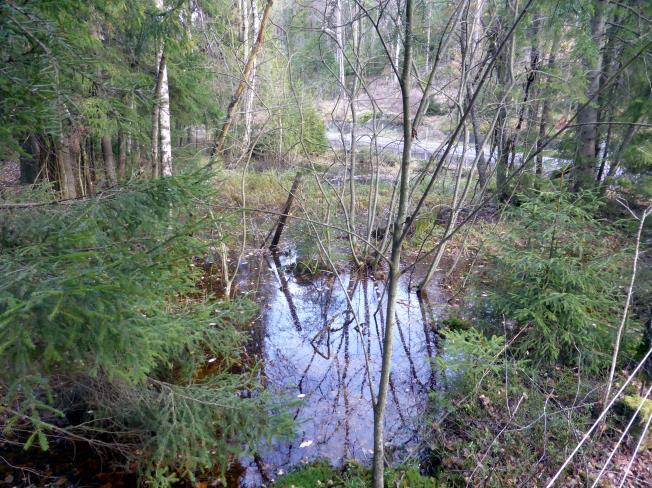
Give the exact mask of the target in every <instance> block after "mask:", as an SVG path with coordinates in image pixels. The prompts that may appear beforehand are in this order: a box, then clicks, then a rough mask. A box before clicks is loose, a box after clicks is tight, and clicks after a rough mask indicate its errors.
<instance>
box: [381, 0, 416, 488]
mask: <svg viewBox="0 0 652 488" xmlns="http://www.w3.org/2000/svg"><path fill="white" fill-rule="evenodd" d="M412 11H413V1H412V0H405V48H404V52H403V70H402V74H401V79H400V80H399V83H400V86H401V94H402V99H403V155H402V159H401V179H400V187H399V194H398V198H399V203H398V211H397V213H396V219H395V220H394V226H393V227H394V228H393V232H392V253H391V262H390V267H389V278H388V282H387V312H386V314H385V322H386V323H385V335H384V337H383V358H382V368H381V372H380V385H379V386H378V397H377V399H376V402H375V404H374V459H373V487H374V488H383V487H384V484H385V482H384V467H385V466H384V465H385V440H384V434H383V428H384V425H383V422H384V418H385V406H386V404H387V391H388V388H389V376H390V373H391V367H392V344H393V340H394V330H393V329H394V315H395V309H396V293H397V290H398V281H399V278H400V276H401V247H402V243H403V229H404V226H405V225H406V223H405V215H406V211H407V203H408V194H409V191H410V188H409V179H410V155H411V152H412V120H411V116H410V85H411V83H410V81H411V77H410V72H411V66H412ZM407 225H409V223H408V224H407Z"/></svg>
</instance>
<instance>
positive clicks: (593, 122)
mask: <svg viewBox="0 0 652 488" xmlns="http://www.w3.org/2000/svg"><path fill="white" fill-rule="evenodd" d="M593 6H594V9H593V18H592V20H591V36H592V37H593V42H594V44H595V46H596V48H597V54H596V55H595V57H590V56H587V57H586V58H585V59H584V66H585V68H586V71H587V73H586V78H587V90H586V97H587V98H588V99H589V100H592V102H591V103H589V104H588V105H586V106H585V107H584V108H582V109H581V110H580V112H579V114H578V116H577V124H578V127H577V133H576V140H577V150H576V154H575V164H574V165H573V190H574V191H579V190H583V189H587V188H592V187H593V186H594V184H595V167H596V161H597V157H596V153H595V145H596V141H597V138H598V126H597V122H598V106H597V103H596V100H595V96H596V95H597V93H598V90H599V88H600V77H601V74H602V60H603V53H602V46H603V43H604V34H605V17H606V15H605V11H606V8H607V0H595V1H594V2H593Z"/></svg>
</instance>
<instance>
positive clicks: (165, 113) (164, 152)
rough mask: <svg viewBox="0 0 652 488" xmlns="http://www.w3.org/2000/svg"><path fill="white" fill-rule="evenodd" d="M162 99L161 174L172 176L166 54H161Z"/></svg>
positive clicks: (160, 118) (160, 115) (160, 117)
mask: <svg viewBox="0 0 652 488" xmlns="http://www.w3.org/2000/svg"><path fill="white" fill-rule="evenodd" d="M160 77H161V99H160V108H159V130H160V132H161V175H162V176H172V133H171V130H170V88H169V86H168V68H167V63H166V61H165V55H163V56H161V67H160Z"/></svg>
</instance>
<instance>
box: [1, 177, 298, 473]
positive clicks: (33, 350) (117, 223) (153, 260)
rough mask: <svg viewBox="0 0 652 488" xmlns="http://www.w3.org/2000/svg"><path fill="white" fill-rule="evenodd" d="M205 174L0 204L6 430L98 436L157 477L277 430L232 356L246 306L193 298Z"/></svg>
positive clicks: (39, 436)
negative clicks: (21, 204)
mask: <svg viewBox="0 0 652 488" xmlns="http://www.w3.org/2000/svg"><path fill="white" fill-rule="evenodd" d="M209 176H210V175H200V176H199V177H198V176H185V177H174V178H164V179H159V180H153V181H146V182H143V181H140V182H134V183H133V184H131V185H129V186H127V187H125V188H121V189H117V190H115V191H112V192H110V193H105V194H103V195H102V196H101V197H99V198H96V199H92V200H88V201H79V202H73V203H70V204H66V205H48V206H38V207H27V208H21V209H17V210H11V211H7V210H5V211H3V213H4V214H3V215H2V218H1V219H0V222H1V223H0V277H1V278H0V362H1V363H2V364H3V365H4V367H3V369H2V371H1V372H0V385H1V387H2V407H0V409H1V410H2V413H3V415H5V417H6V420H7V422H6V424H5V429H4V435H5V436H6V438H7V439H9V440H11V441H14V442H24V443H25V447H26V448H30V446H32V445H33V444H34V445H36V446H38V447H39V448H40V449H43V450H47V449H48V448H49V447H50V441H51V438H53V437H64V438H69V439H73V440H76V441H85V442H88V443H90V444H91V445H100V446H104V447H107V448H108V449H111V450H114V451H116V452H119V454H120V456H122V458H123V460H124V465H125V466H129V467H134V466H135V467H137V468H138V471H139V473H140V474H141V476H142V478H143V479H146V480H149V481H151V482H153V483H155V484H156V485H157V486H165V485H167V484H170V483H172V482H174V480H176V479H179V478H190V479H192V478H193V476H194V474H195V473H196V472H197V471H198V470H201V469H210V468H213V469H214V468H218V469H220V468H224V467H225V466H226V464H227V462H228V461H229V460H230V457H231V456H233V455H237V454H240V453H241V452H243V451H246V450H250V449H255V448H256V446H257V445H258V443H259V442H260V441H261V440H262V439H263V438H265V437H267V436H269V435H271V434H272V433H279V434H281V433H283V432H287V427H288V424H287V423H286V422H285V417H283V416H282V415H281V416H276V415H273V414H274V413H276V412H275V410H274V406H273V405H272V404H271V403H270V402H269V400H268V398H267V396H266V395H265V394H263V393H262V391H261V388H260V385H259V383H258V381H257V379H256V378H257V376H256V371H255V365H248V364H245V362H244V359H243V356H242V352H243V340H244V339H243V335H242V334H241V333H240V332H239V331H238V327H239V326H240V325H242V324H247V323H249V322H250V321H251V319H252V316H253V313H254V311H255V307H253V305H252V304H251V303H249V302H232V303H221V302H216V301H212V300H204V299H198V298H196V297H197V296H198V295H199V296H203V294H197V293H196V291H197V290H196V283H197V281H198V276H197V273H196V272H195V271H193V270H194V268H192V267H191V266H190V262H191V256H193V255H196V254H201V252H202V250H203V248H204V245H203V243H202V242H201V241H200V240H199V239H198V238H196V237H194V236H195V235H196V234H197V232H198V231H199V230H201V229H202V225H203V219H202V215H201V213H200V212H198V211H197V208H196V201H198V199H199V198H200V197H201V198H202V199H205V198H206V197H207V195H209V194H210V191H209V187H208V185H207V184H205V183H202V182H201V181H208V180H210V178H209ZM270 413H271V414H272V415H270Z"/></svg>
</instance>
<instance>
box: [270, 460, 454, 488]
mask: <svg viewBox="0 0 652 488" xmlns="http://www.w3.org/2000/svg"><path fill="white" fill-rule="evenodd" d="M274 486H278V487H285V488H291V487H295V488H315V487H319V486H323V487H327V486H333V487H338V488H367V487H369V486H371V473H370V472H369V470H368V469H366V468H364V467H362V466H360V465H359V464H357V463H355V462H348V463H346V464H345V465H344V466H343V467H341V468H334V467H332V466H331V465H330V464H328V463H327V462H326V461H316V462H313V463H311V464H308V465H305V466H301V467H299V468H297V469H294V470H293V471H291V472H290V473H288V474H286V475H284V476H282V477H281V478H279V479H278V480H277V481H276V482H275V483H274ZM385 486H386V487H388V488H389V487H393V488H431V487H432V488H437V487H441V488H443V487H444V485H442V484H441V483H439V482H438V481H437V480H436V479H434V478H430V477H427V476H422V475H421V474H420V473H419V470H418V469H416V468H414V467H412V466H397V467H396V468H388V469H386V470H385Z"/></svg>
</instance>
